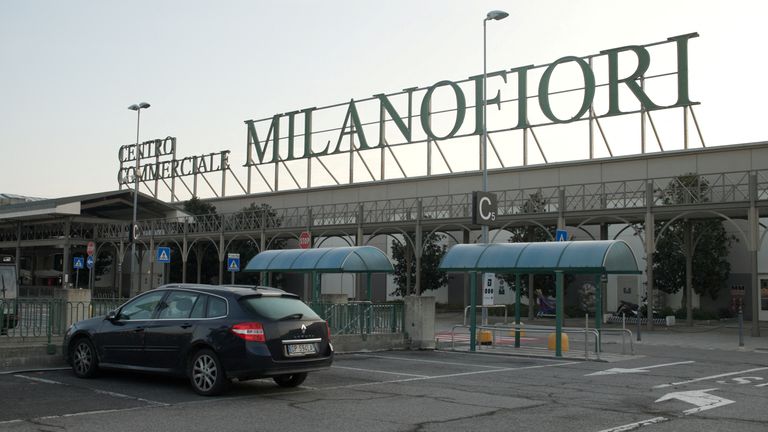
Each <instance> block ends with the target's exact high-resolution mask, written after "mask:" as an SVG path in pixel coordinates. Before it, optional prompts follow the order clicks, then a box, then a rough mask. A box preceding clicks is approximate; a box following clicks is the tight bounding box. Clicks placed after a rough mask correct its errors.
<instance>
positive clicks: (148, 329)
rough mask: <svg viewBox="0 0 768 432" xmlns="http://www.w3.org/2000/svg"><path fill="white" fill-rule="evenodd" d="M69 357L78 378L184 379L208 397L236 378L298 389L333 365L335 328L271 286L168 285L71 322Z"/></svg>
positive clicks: (66, 340) (66, 339)
mask: <svg viewBox="0 0 768 432" xmlns="http://www.w3.org/2000/svg"><path fill="white" fill-rule="evenodd" d="M63 352H64V355H65V358H66V360H67V362H68V363H69V364H70V365H71V366H72V370H73V371H74V373H75V375H77V376H78V377H81V378H90V377H93V376H95V375H96V374H97V372H98V371H99V369H129V370H136V371H142V372H159V373H165V374H173V375H179V376H186V377H188V378H189V380H190V382H191V384H192V387H193V388H194V390H195V391H196V392H197V393H199V394H201V395H205V396H210V395H215V394H219V393H221V392H222V391H223V390H225V389H226V387H227V385H228V384H229V383H230V382H231V381H232V380H234V379H236V380H239V381H244V380H250V379H256V378H273V379H274V381H275V382H276V383H277V384H278V385H280V386H283V387H295V386H298V385H300V384H301V383H302V382H304V380H305V379H306V377H307V373H308V372H313V371H317V370H322V369H326V368H328V367H330V366H331V363H332V362H333V346H332V345H331V341H330V329H329V327H328V324H327V323H326V322H325V321H323V320H322V319H321V318H320V317H319V316H318V315H317V314H315V312H314V311H312V309H310V308H309V306H307V305H306V304H304V303H303V302H302V301H301V300H300V299H299V297H298V296H296V295H294V294H290V293H287V292H285V291H283V290H279V289H276V288H269V287H250V286H234V285H233V286H212V285H195V284H171V285H164V286H162V287H159V288H157V289H155V290H152V291H148V292H145V293H143V294H141V295H139V296H136V297H134V298H133V299H131V300H130V301H128V302H126V303H125V304H123V305H122V306H120V307H119V308H118V309H116V310H115V311H112V312H110V313H109V314H107V315H106V316H102V317H97V318H92V319H89V320H84V321H80V322H78V323H75V324H73V325H72V326H71V327H70V328H69V329H67V332H66V335H65V337H64V350H63Z"/></svg>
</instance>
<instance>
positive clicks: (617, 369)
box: [584, 360, 696, 376]
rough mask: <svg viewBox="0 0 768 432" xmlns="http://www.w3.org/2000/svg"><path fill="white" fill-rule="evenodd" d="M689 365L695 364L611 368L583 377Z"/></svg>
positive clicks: (689, 362)
mask: <svg viewBox="0 0 768 432" xmlns="http://www.w3.org/2000/svg"><path fill="white" fill-rule="evenodd" d="M691 363H696V362H695V361H693V360H689V361H681V362H675V363H664V364H658V365H653V366H643V367H639V368H611V369H606V370H604V371H598V372H592V373H590V374H586V375H584V376H600V375H616V374H624V373H643V372H648V369H655V368H660V367H666V366H676V365H682V364H691Z"/></svg>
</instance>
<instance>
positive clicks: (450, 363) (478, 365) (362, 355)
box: [355, 354, 504, 369]
mask: <svg viewBox="0 0 768 432" xmlns="http://www.w3.org/2000/svg"><path fill="white" fill-rule="evenodd" d="M355 355H356V356H359V357H367V358H378V359H385V360H397V361H405V362H416V363H436V364H443V365H452V366H469V367H479V368H488V369H504V368H503V367H501V366H487V365H481V364H471V363H457V362H444V361H439V360H422V359H413V358H403V357H390V356H382V355H370V354H355Z"/></svg>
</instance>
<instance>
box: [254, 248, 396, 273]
mask: <svg viewBox="0 0 768 432" xmlns="http://www.w3.org/2000/svg"><path fill="white" fill-rule="evenodd" d="M243 271H253V272H261V271H267V272H295V273H304V272H318V273H392V272H394V271H395V269H394V268H393V267H392V263H391V262H389V258H387V256H386V255H384V252H382V251H381V250H379V249H378V248H375V247H373V246H352V247H334V248H321V249H286V250H269V251H264V252H261V253H259V254H258V255H256V256H255V257H253V258H252V259H251V260H250V261H249V262H248V265H246V266H245V268H244V269H243Z"/></svg>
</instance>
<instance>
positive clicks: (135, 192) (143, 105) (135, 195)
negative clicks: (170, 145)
mask: <svg viewBox="0 0 768 432" xmlns="http://www.w3.org/2000/svg"><path fill="white" fill-rule="evenodd" d="M149 107H150V105H149V104H148V103H146V102H141V103H140V104H138V105H137V104H133V105H131V106H129V107H128V109H129V110H131V111H136V151H135V153H136V171H134V173H133V178H134V187H133V219H132V223H131V259H130V260H129V262H128V265H129V272H130V275H131V277H130V281H131V282H130V287H129V288H128V294H129V295H130V294H131V293H130V291H132V290H133V280H134V278H133V260H134V258H136V234H137V230H136V216H137V213H138V209H139V180H140V179H141V174H140V171H139V168H140V163H141V155H140V149H139V126H140V125H141V110H142V109H147V108H149ZM136 259H138V258H136Z"/></svg>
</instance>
